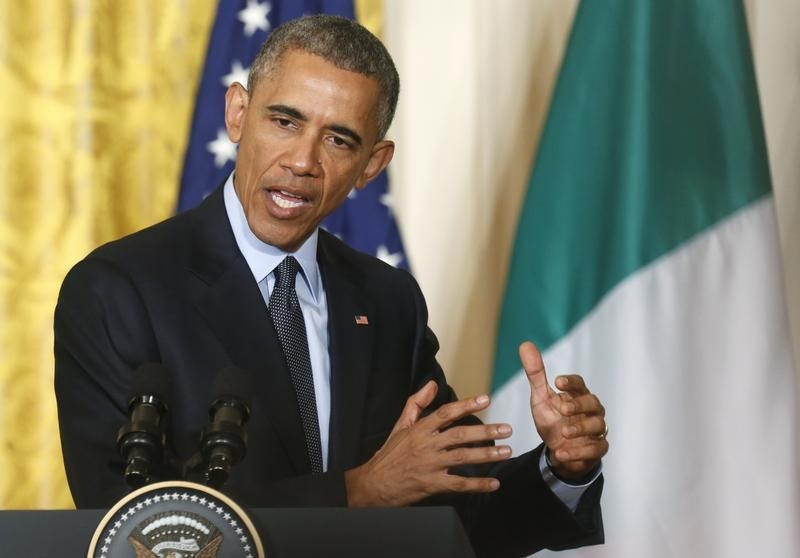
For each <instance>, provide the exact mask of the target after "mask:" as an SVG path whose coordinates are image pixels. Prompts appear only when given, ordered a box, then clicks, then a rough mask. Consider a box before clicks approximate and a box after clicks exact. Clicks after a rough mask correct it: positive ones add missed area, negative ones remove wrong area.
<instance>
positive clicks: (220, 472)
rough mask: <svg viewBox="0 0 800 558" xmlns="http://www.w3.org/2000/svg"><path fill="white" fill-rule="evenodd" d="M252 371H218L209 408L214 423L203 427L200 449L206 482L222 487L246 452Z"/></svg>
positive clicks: (228, 368)
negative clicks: (246, 426) (246, 430)
mask: <svg viewBox="0 0 800 558" xmlns="http://www.w3.org/2000/svg"><path fill="white" fill-rule="evenodd" d="M251 392H252V389H251V387H250V374H249V373H248V372H247V371H245V370H242V369H241V368H236V367H234V366H229V367H227V368H223V369H222V370H221V371H220V373H219V374H218V375H217V379H216V381H215V383H214V388H213V391H212V392H211V393H212V403H211V407H210V408H209V409H208V414H209V417H210V418H211V424H210V425H209V426H208V427H206V428H205V430H203V435H202V439H201V441H200V453H201V454H202V456H203V462H204V463H205V464H206V470H205V475H204V476H205V482H206V484H207V485H208V486H211V487H213V488H221V487H222V485H223V484H225V482H226V481H227V480H228V476H229V475H230V472H231V467H233V465H235V464H236V463H238V462H239V461H241V460H242V458H244V456H245V453H247V433H246V432H245V430H244V425H245V423H246V422H247V419H248V418H249V417H250V394H251Z"/></svg>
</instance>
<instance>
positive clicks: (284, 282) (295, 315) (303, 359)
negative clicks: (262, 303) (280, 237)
mask: <svg viewBox="0 0 800 558" xmlns="http://www.w3.org/2000/svg"><path fill="white" fill-rule="evenodd" d="M299 269H300V264H298V263H297V260H296V259H294V257H293V256H286V258H284V260H283V261H282V262H281V263H280V264H279V265H278V267H277V268H275V286H274V287H273V289H272V294H271V295H270V297H269V313H270V316H272V323H273V324H275V331H276V332H277V333H278V339H280V342H281V347H282V348H283V357H284V359H285V360H286V364H287V366H288V367H289V373H290V374H291V376H292V384H294V392H295V394H296V395H297V405H298V407H299V408H300V418H301V419H302V421H303V432H304V433H305V436H306V449H307V450H308V458H309V460H310V461H311V471H312V472H313V473H321V472H322V445H321V444H320V440H319V422H318V419H317V400H316V397H315V396H314V377H313V376H312V375H311V358H310V357H309V354H308V338H307V337H306V325H305V322H304V321H303V310H302V309H301V308H300V302H299V301H298V300H297V292H296V291H295V290H294V282H295V278H296V277H297V272H298V271H299Z"/></svg>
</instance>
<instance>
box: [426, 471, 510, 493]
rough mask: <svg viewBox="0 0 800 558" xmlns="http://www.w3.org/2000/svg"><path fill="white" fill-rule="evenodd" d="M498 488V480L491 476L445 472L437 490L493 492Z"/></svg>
mask: <svg viewBox="0 0 800 558" xmlns="http://www.w3.org/2000/svg"><path fill="white" fill-rule="evenodd" d="M498 488H500V481H499V480H497V479H493V478H491V477H462V476H461V475H449V474H445V475H443V477H442V480H441V482H440V490H439V492H494V491H495V490H497V489H498Z"/></svg>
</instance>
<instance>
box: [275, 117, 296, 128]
mask: <svg viewBox="0 0 800 558" xmlns="http://www.w3.org/2000/svg"><path fill="white" fill-rule="evenodd" d="M275 122H277V123H278V126H282V127H284V128H288V127H289V126H291V125H292V121H291V120H289V119H288V118H276V119H275Z"/></svg>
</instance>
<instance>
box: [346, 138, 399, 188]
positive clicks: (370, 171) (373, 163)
mask: <svg viewBox="0 0 800 558" xmlns="http://www.w3.org/2000/svg"><path fill="white" fill-rule="evenodd" d="M393 156H394V142H393V141H389V140H382V141H379V142H378V143H376V144H375V145H374V146H372V155H370V158H369V161H367V166H366V167H364V172H362V173H361V175H360V176H359V177H358V179H356V183H355V187H356V188H358V189H359V190H360V189H361V188H363V187H364V186H366V185H367V183H368V182H369V181H370V180H372V179H373V178H375V177H376V176H378V175H379V174H380V173H381V171H382V170H383V169H385V168H386V166H387V165H388V164H389V162H390V161H391V160H392V157H393Z"/></svg>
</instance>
